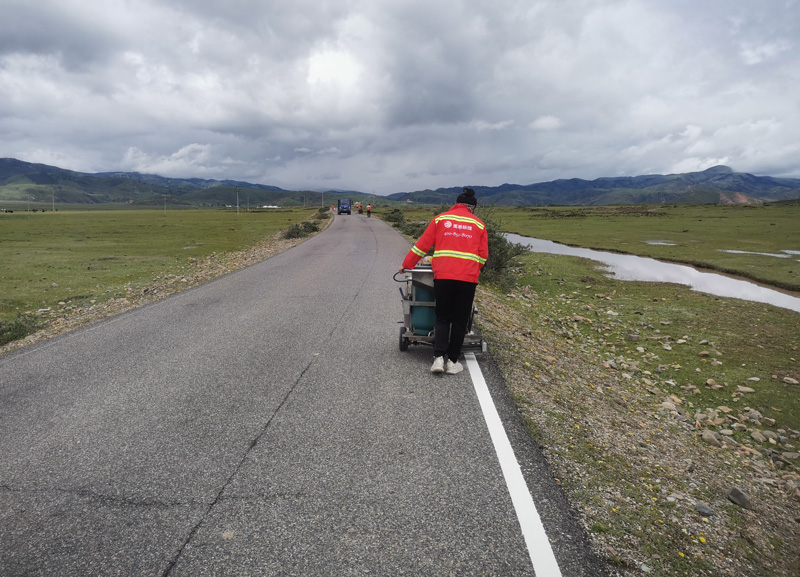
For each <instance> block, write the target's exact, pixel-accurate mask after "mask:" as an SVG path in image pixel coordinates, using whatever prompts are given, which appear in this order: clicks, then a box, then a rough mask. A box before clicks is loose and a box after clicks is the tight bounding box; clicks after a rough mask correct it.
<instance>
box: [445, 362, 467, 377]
mask: <svg viewBox="0 0 800 577" xmlns="http://www.w3.org/2000/svg"><path fill="white" fill-rule="evenodd" d="M463 370H464V367H462V366H461V363H459V362H458V361H456V362H453V361H451V360H450V359H447V368H446V369H445V372H446V373H447V374H448V375H457V374H458V373H460V372H461V371H463Z"/></svg>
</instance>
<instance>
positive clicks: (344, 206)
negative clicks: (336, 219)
mask: <svg viewBox="0 0 800 577" xmlns="http://www.w3.org/2000/svg"><path fill="white" fill-rule="evenodd" d="M337 202H338V203H339V210H338V213H339V214H350V199H349V198H340V199H339V200H338V201H337Z"/></svg>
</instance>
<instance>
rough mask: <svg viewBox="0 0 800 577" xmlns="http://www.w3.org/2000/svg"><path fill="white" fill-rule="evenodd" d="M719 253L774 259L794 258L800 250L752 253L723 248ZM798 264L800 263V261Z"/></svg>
mask: <svg viewBox="0 0 800 577" xmlns="http://www.w3.org/2000/svg"><path fill="white" fill-rule="evenodd" d="M719 252H727V253H729V254H754V255H757V256H771V257H774V258H792V256H795V255H798V254H800V250H782V251H781V252H778V253H775V252H751V251H749V250H730V249H725V248H721V249H719ZM797 262H800V260H798V261H797Z"/></svg>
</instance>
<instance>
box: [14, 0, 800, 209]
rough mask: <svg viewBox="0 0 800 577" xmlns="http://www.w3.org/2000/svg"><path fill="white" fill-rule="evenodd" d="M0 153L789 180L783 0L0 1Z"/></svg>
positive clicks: (514, 174) (262, 178)
mask: <svg viewBox="0 0 800 577" xmlns="http://www.w3.org/2000/svg"><path fill="white" fill-rule="evenodd" d="M0 14H1V15H2V16H0V157H14V158H18V159H20V160H24V161H28V162H41V163H45V164H52V165H56V166H60V167H62V168H68V169H72V170H77V171H82V172H104V171H115V170H123V171H139V172H148V173H156V174H161V175H164V176H173V177H202V178H215V179H224V178H232V179H239V180H246V181H250V182H257V183H263V184H273V185H276V186H280V187H283V188H289V189H313V190H321V189H333V188H338V189H356V190H360V191H364V192H375V193H377V194H389V193H392V192H401V191H413V190H421V189H426V188H438V187H442V186H466V185H488V186H494V185H499V184H503V183H505V182H512V183H517V184H531V183H534V182H542V181H548V180H553V179H557V178H573V177H579V178H588V179H592V178H597V177H601V176H618V175H637V174H651V173H676V172H688V171H694V170H703V169H705V168H708V167H710V166H714V165H716V164H726V165H728V166H730V167H732V168H733V169H734V170H736V171H739V172H751V173H754V174H759V175H771V176H791V177H800V0H760V1H755V0H543V1H536V0H225V1H224V2H223V1H221V0H34V1H31V0H0Z"/></svg>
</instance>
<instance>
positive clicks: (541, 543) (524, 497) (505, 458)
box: [464, 353, 561, 577]
mask: <svg viewBox="0 0 800 577" xmlns="http://www.w3.org/2000/svg"><path fill="white" fill-rule="evenodd" d="M464 357H465V358H466V360H467V368H468V369H469V374H470V376H471V377H472V383H473V386H474V387H475V394H477V395H478V402H480V405H481V410H482V411H483V418H484V419H485V420H486V426H487V427H489V435H490V436H491V438H492V443H494V448H495V451H496V452H497V458H498V459H499V460H500V468H501V469H502V470H503V476H504V477H505V479H506V486H508V492H509V493H510V495H511V501H512V503H513V504H514V509H515V510H516V512H517V520H518V521H519V525H520V528H521V529H522V536H523V537H524V538H525V544H526V545H527V546H528V555H529V556H530V558H531V563H533V570H534V571H535V572H536V577H560V576H561V569H559V568H558V563H557V562H556V558H555V555H554V554H553V548H552V547H551V546H550V539H548V538H547V533H545V530H544V526H543V525H542V520H541V518H540V517H539V513H538V511H537V510H536V505H535V504H534V502H533V497H531V493H530V491H529V490H528V485H527V483H526V482H525V478H524V477H523V476H522V471H521V470H520V468H519V462H518V461H517V457H516V456H515V455H514V449H512V448H511V442H510V441H509V440H508V435H507V434H506V430H505V429H504V428H503V422H502V421H501V420H500V415H499V414H498V413H497V408H496V407H495V405H494V401H493V400H492V396H491V394H490V393H489V387H488V386H486V380H485V379H484V378H483V373H482V372H481V368H480V366H479V365H478V361H477V359H476V358H475V354H474V353H465V354H464Z"/></svg>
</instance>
